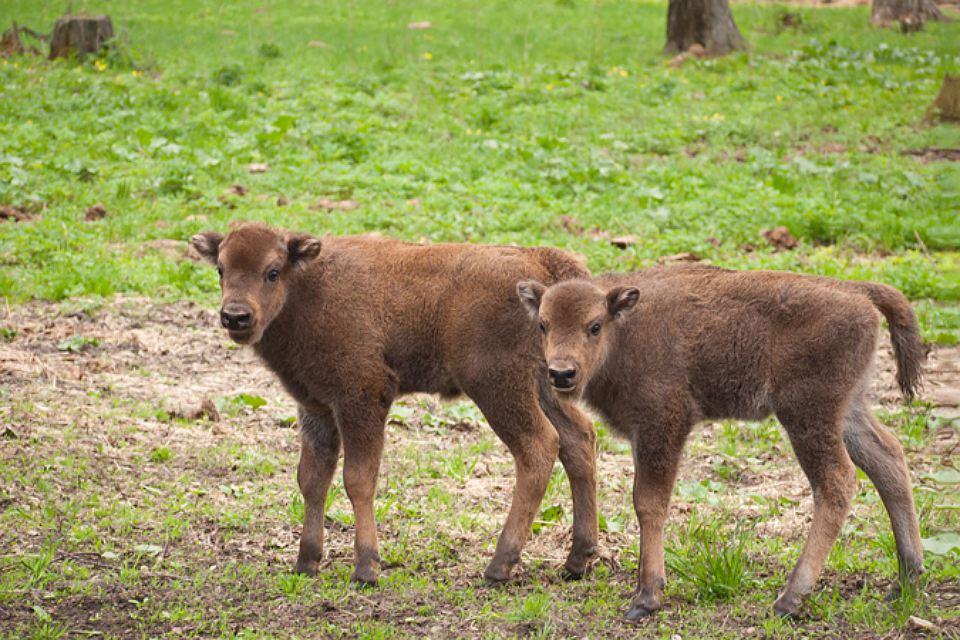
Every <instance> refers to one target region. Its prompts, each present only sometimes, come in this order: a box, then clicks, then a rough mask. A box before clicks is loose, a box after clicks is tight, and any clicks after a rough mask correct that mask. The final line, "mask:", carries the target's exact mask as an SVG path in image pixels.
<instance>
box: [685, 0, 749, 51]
mask: <svg viewBox="0 0 960 640" xmlns="http://www.w3.org/2000/svg"><path fill="white" fill-rule="evenodd" d="M694 44H699V45H701V46H702V47H703V48H704V49H705V50H706V52H707V55H711V56H722V55H724V54H727V53H730V52H731V51H733V50H735V49H741V48H743V37H742V36H741V35H740V30H739V29H737V24H736V23H735V22H734V21H733V15H732V14H731V13H730V5H729V4H727V0H670V6H669V8H668V9H667V46H666V52H667V53H683V52H684V51H686V50H687V49H689V48H690V46H691V45H694Z"/></svg>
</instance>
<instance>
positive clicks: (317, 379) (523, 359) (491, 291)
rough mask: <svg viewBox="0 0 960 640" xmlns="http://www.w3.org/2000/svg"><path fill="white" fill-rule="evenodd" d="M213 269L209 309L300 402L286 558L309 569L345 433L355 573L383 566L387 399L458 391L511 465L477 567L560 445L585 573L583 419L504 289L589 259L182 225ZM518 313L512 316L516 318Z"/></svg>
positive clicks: (519, 525) (493, 566)
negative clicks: (296, 530) (380, 517)
mask: <svg viewBox="0 0 960 640" xmlns="http://www.w3.org/2000/svg"><path fill="white" fill-rule="evenodd" d="M191 242H192V244H193V246H194V247H195V248H196V249H197V251H198V252H199V253H200V254H201V255H203V256H205V257H206V258H207V259H208V260H209V261H210V262H212V263H214V264H216V265H217V267H218V269H219V270H220V273H221V288H222V293H223V296H222V306H221V321H222V324H223V326H224V327H225V328H226V329H227V330H228V332H229V334H230V337H231V338H232V339H233V340H234V341H236V342H238V343H240V344H248V345H252V346H253V349H254V351H255V352H256V353H257V354H258V355H259V356H260V357H261V358H262V359H263V361H264V362H265V363H266V364H267V366H268V367H270V369H272V370H273V371H274V372H275V373H276V374H277V376H279V378H280V380H281V381H282V382H283V384H284V386H285V387H286V389H287V391H289V393H290V394H291V395H292V396H293V397H294V399H295V400H296V401H297V403H298V404H299V407H300V410H299V413H300V424H301V425H302V449H301V457H300V465H299V468H298V482H299V485H300V489H301V491H302V492H303V497H304V502H305V505H306V513H305V516H304V527H303V535H302V537H301V539H300V553H299V556H298V559H297V565H296V566H297V570H298V571H300V572H303V573H306V574H309V575H312V574H314V573H316V570H317V563H318V561H319V560H320V559H321V556H322V554H323V519H324V506H325V503H326V496H327V490H328V488H329V486H330V481H331V479H332V477H333V474H334V472H335V470H336V466H337V461H338V458H339V455H340V451H341V448H342V449H343V455H344V464H343V478H344V487H345V488H346V491H347V496H348V497H349V498H350V501H351V503H352V505H353V510H354V514H355V517H356V539H355V544H356V546H355V567H354V572H353V576H352V579H353V580H354V581H357V582H361V583H374V582H376V579H377V574H378V570H379V555H378V552H377V535H376V524H375V522H374V511H373V499H374V492H375V488H376V481H377V474H378V471H379V467H380V458H381V452H382V449H383V433H384V423H385V420H386V416H387V413H388V411H389V409H390V405H391V403H392V402H393V401H394V399H395V398H396V397H397V396H399V395H401V394H404V393H409V392H417V391H419V392H428V393H439V394H442V395H444V396H454V395H457V394H458V393H461V392H462V393H465V394H466V395H467V396H469V397H470V398H472V399H473V400H474V401H475V402H476V403H477V405H478V406H479V408H480V410H481V411H482V412H483V414H484V416H485V417H486V418H487V420H488V421H489V422H490V425H491V426H492V427H493V430H494V431H495V432H496V433H497V435H498V436H499V437H500V438H501V439H502V440H503V441H504V442H505V443H506V445H507V446H508V447H509V449H510V452H511V453H512V454H513V456H514V459H515V462H516V467H517V483H516V487H515V489H514V494H513V503H512V505H511V507H510V513H509V515H508V517H507V521H506V524H505V526H504V530H503V534H502V535H501V536H500V540H499V542H498V544H497V550H496V553H495V555H494V558H493V560H492V561H491V563H490V565H489V566H488V567H487V570H486V572H485V576H486V577H487V578H488V579H489V580H491V581H503V580H507V579H508V578H509V576H510V572H511V570H512V568H513V567H514V565H515V564H516V563H517V562H519V560H520V550H521V547H522V546H523V544H524V542H525V540H526V538H527V536H528V534H529V532H530V527H531V524H532V522H533V518H534V515H535V514H536V513H537V512H538V508H539V505H540V501H541V499H542V498H543V494H544V492H545V490H546V487H547V481H548V480H549V478H550V473H551V470H552V468H553V463H554V461H555V460H556V457H557V453H558V450H559V454H560V459H561V462H562V463H563V465H564V468H565V470H566V472H567V475H568V477H569V478H570V484H571V489H572V491H573V500H574V525H573V547H572V550H571V552H570V555H569V557H568V559H567V562H566V565H565V568H566V570H567V572H568V573H569V575H570V576H572V577H577V576H579V575H582V574H583V573H584V571H585V570H586V568H587V565H588V563H589V561H590V560H591V558H592V557H593V556H594V555H595V553H596V541H597V535H598V533H597V513H596V478H595V475H596V472H595V467H594V439H595V436H594V432H593V424H592V422H591V421H590V420H589V419H588V418H587V417H586V416H584V415H583V414H582V413H581V412H580V410H579V409H578V408H577V407H576V406H575V405H574V404H572V403H570V402H569V401H568V400H565V399H562V398H559V397H558V396H557V395H556V394H554V393H553V392H552V391H551V390H550V387H549V385H548V384H547V383H546V378H545V373H544V364H543V358H542V356H541V354H540V353H539V348H538V347H537V345H536V341H535V336H536V329H535V328H533V327H530V328H528V329H523V328H522V327H524V326H525V325H526V324H527V322H526V320H525V313H524V311H523V310H522V309H521V308H519V307H518V306H517V304H516V298H515V297H514V295H515V293H514V292H515V290H516V284H517V282H518V281H520V280H522V279H524V278H539V279H544V280H546V281H549V282H557V281H559V280H561V279H563V278H571V277H584V276H586V275H587V272H586V270H585V269H584V268H583V267H581V266H580V265H579V264H578V263H577V262H576V261H575V260H574V259H573V258H572V257H571V256H569V255H567V254H564V253H562V252H560V251H557V250H555V249H547V248H511V247H490V246H477V245H467V244H446V245H426V246H425V245H419V244H411V243H405V242H399V241H396V240H388V239H380V238H373V237H345V238H338V237H325V238H323V239H322V240H321V239H320V238H314V237H311V236H308V235H302V234H295V233H287V232H283V231H274V230H272V229H269V228H267V227H264V226H262V225H254V224H249V225H244V226H240V227H238V228H236V229H234V230H233V231H231V232H230V234H229V235H227V236H223V235H221V234H219V233H214V232H208V233H203V234H200V235H197V236H194V237H193V238H192V240H191ZM518 327H521V328H518Z"/></svg>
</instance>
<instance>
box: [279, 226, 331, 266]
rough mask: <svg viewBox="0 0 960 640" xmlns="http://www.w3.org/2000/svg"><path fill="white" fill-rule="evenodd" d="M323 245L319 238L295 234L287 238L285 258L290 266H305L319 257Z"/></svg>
mask: <svg viewBox="0 0 960 640" xmlns="http://www.w3.org/2000/svg"><path fill="white" fill-rule="evenodd" d="M322 246H323V243H322V242H320V238H314V237H313V236H310V235H307V234H305V233H296V234H293V235H290V236H288V237H287V257H288V259H289V260H290V264H293V265H301V266H302V265H305V264H307V263H309V262H310V261H312V260H313V259H314V258H316V257H317V256H318V255H320V249H321V247H322Z"/></svg>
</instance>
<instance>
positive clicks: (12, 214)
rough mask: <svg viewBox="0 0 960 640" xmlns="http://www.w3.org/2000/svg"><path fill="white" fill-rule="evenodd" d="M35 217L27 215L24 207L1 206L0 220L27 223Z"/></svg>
mask: <svg viewBox="0 0 960 640" xmlns="http://www.w3.org/2000/svg"><path fill="white" fill-rule="evenodd" d="M32 219H33V216H31V215H30V214H29V213H27V212H26V211H25V210H24V209H23V208H22V207H10V206H7V205H3V206H0V220H13V221H14V222H26V221H28V220H32Z"/></svg>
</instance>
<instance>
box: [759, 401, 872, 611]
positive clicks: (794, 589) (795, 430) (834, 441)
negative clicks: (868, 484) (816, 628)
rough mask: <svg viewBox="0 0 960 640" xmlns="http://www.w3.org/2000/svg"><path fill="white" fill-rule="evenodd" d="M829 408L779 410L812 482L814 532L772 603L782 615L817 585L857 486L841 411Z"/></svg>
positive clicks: (811, 533)
mask: <svg viewBox="0 0 960 640" xmlns="http://www.w3.org/2000/svg"><path fill="white" fill-rule="evenodd" d="M808 402H810V401H808ZM830 413H831V412H829V411H827V412H822V411H812V412H810V414H812V415H804V414H802V413H797V412H793V411H788V410H783V411H781V410H778V411H777V417H778V418H779V419H780V422H781V423H782V424H783V425H784V427H785V428H786V430H787V434H788V435H789V436H790V442H791V443H792V444H793V449H794V451H795V452H796V454H797V458H798V459H799V461H800V466H801V467H802V468H803V472H804V473H805V474H806V476H807V479H808V480H809V481H810V485H811V487H812V488H813V522H812V523H811V525H810V533H809V534H808V535H807V541H806V543H805V544H804V545H803V551H802V552H801V553H800V558H799V560H797V564H796V566H795V567H794V568H793V571H792V572H791V573H790V578H789V579H788V580H787V586H786V588H785V589H784V591H783V593H782V594H781V595H780V597H779V598H777V601H776V603H774V605H773V608H774V611H776V612H777V613H778V614H780V615H788V616H796V615H797V614H798V613H799V611H800V604H801V602H802V600H803V598H804V597H805V596H806V595H807V594H809V593H810V592H811V591H812V590H813V587H814V585H815V584H816V582H817V578H818V577H819V576H820V572H821V571H822V570H823V565H824V563H825V562H826V560H827V556H828V555H829V553H830V549H831V548H832V547H833V544H834V543H835V542H836V540H837V538H838V537H839V535H840V529H841V528H842V527H843V522H844V520H845V519H846V517H847V514H848V513H849V511H850V503H851V501H852V500H853V495H854V493H855V492H856V486H857V475H856V470H855V469H854V467H853V463H852V462H851V461H850V457H849V456H848V455H847V450H846V448H845V447H844V444H843V440H842V435H841V434H842V427H841V424H840V419H839V416H835V417H832V418H831V417H830ZM836 413H839V412H836ZM834 415H835V414H834Z"/></svg>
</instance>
